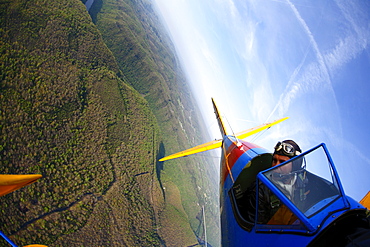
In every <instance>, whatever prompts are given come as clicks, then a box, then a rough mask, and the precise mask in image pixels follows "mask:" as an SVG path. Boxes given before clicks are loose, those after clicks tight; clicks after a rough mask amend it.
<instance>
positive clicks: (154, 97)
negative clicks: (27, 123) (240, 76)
mask: <svg viewBox="0 0 370 247" xmlns="http://www.w3.org/2000/svg"><path fill="white" fill-rule="evenodd" d="M89 13H90V15H91V16H92V19H93V21H94V23H95V24H96V25H97V27H98V29H99V30H100V32H101V33H102V37H103V39H104V41H105V43H106V44H107V46H108V48H109V49H110V50H111V51H112V53H113V54H114V56H115V57H116V58H117V62H118V65H119V68H120V69H121V70H122V71H123V74H124V76H125V79H126V81H127V82H128V83H130V85H132V86H133V87H134V88H135V89H136V90H137V91H138V92H140V94H141V95H143V96H144V98H145V99H146V100H147V101H148V102H149V105H150V107H151V109H152V110H153V112H154V114H155V116H156V117H157V119H158V123H159V127H160V130H161V132H162V141H163V145H161V147H162V149H161V150H160V156H164V155H168V154H171V153H174V152H178V151H181V150H184V149H185V148H189V147H191V146H194V145H198V144H200V143H202V142H203V138H204V136H203V133H207V131H206V130H204V129H202V126H203V124H202V123H201V122H199V121H200V119H202V118H201V117H200V116H199V113H198V109H197V107H196V106H195V105H194V104H193V102H195V100H194V99H193V98H192V95H191V93H190V89H189V87H188V85H187V82H186V79H185V76H184V75H183V73H182V71H181V67H180V65H179V61H178V59H177V58H176V56H175V49H174V47H173V46H172V45H171V42H170V40H169V38H168V36H167V35H166V33H165V30H164V29H163V28H162V25H161V23H160V20H159V19H158V17H157V15H156V13H155V10H154V8H153V6H152V4H151V1H148V0H95V1H94V4H93V6H92V7H91V9H90V11H89ZM207 140H209V139H207ZM211 164H212V162H211V161H209V160H207V159H205V158H202V157H197V158H186V159H183V160H182V159H178V160H175V161H170V162H165V163H164V164H158V168H159V170H160V171H161V173H160V181H161V184H162V185H163V187H164V188H165V190H164V192H165V202H166V204H165V207H166V208H165V210H164V211H163V212H162V214H161V215H160V216H161V218H160V219H161V221H163V222H166V223H163V224H162V227H161V229H160V232H161V236H163V240H164V242H165V243H167V244H170V245H171V244H172V245H176V244H177V245H178V244H179V243H182V245H191V244H194V241H195V236H194V233H193V232H195V235H197V233H196V231H197V230H199V223H200V222H199V219H198V218H197V216H198V214H199V212H200V211H201V206H202V205H206V204H208V205H206V208H207V214H208V216H209V218H208V219H207V220H208V222H207V225H208V227H209V231H208V233H209V239H214V241H213V244H215V243H217V239H218V225H217V218H218V217H219V216H218V213H219V212H218V211H219V209H218V206H216V205H218V201H217V197H216V196H215V195H217V194H218V182H216V183H213V184H211V183H210V180H209V178H210V177H213V178H215V177H217V175H216V174H215V171H214V170H212V168H213V166H212V165H211ZM189 223H190V225H189ZM189 227H190V229H189ZM179 233H181V235H180V234H179ZM199 237H200V236H199Z"/></svg>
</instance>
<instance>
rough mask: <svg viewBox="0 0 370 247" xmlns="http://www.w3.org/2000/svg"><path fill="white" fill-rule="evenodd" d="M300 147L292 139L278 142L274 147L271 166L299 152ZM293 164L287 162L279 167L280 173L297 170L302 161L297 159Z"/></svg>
mask: <svg viewBox="0 0 370 247" xmlns="http://www.w3.org/2000/svg"><path fill="white" fill-rule="evenodd" d="M301 152H302V151H301V148H300V147H299V146H298V144H297V143H295V142H294V141H292V140H285V141H282V142H278V143H277V144H276V146H275V148H274V153H273V156H272V166H277V165H279V164H281V163H283V162H285V161H287V160H289V159H291V158H293V157H295V156H297V155H299V154H301ZM294 163H295V164H290V165H289V164H287V165H284V166H283V167H281V173H285V174H288V173H290V172H292V170H298V169H299V168H300V167H301V164H302V162H301V161H297V162H294Z"/></svg>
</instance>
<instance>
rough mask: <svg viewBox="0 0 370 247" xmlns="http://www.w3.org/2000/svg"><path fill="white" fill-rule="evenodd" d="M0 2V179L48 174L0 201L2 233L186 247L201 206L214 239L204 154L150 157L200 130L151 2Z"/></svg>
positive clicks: (180, 145) (18, 239)
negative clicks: (170, 159)
mask: <svg viewBox="0 0 370 247" xmlns="http://www.w3.org/2000/svg"><path fill="white" fill-rule="evenodd" d="M0 4H1V9H0V49H1V53H0V56H1V59H0V66H1V69H0V73H1V74H0V78H1V80H0V106H1V107H0V116H1V118H0V128H1V139H0V158H1V160H0V174H27V173H40V174H42V175H43V178H42V179H40V180H39V181H38V182H36V183H35V184H33V185H30V186H28V187H25V188H23V189H21V190H19V191H16V192H13V193H12V194H9V195H6V196H4V197H2V198H1V199H0V200H1V206H0V208H1V210H0V218H1V228H0V230H1V231H3V232H4V233H5V234H7V235H8V236H10V237H11V239H12V240H13V241H14V242H15V243H17V244H19V245H26V244H30V243H35V242H37V243H42V244H47V245H50V246H160V245H167V246H174V245H192V244H196V242H197V241H196V235H197V234H198V233H197V232H196V229H197V227H198V226H199V220H198V219H197V218H196V216H197V214H198V213H199V212H200V210H201V205H204V204H208V205H209V207H208V208H209V209H208V210H209V215H210V218H209V220H208V221H209V222H208V223H207V224H209V225H210V227H211V229H214V231H208V232H210V234H211V235H212V234H214V236H215V237H214V239H217V236H218V233H217V227H218V226H217V223H216V222H215V220H214V219H215V218H217V217H218V216H217V215H218V212H217V210H218V209H217V208H215V207H214V205H215V204H216V198H213V199H210V195H212V194H213V195H214V193H217V188H216V187H212V186H210V181H209V179H208V177H209V176H212V175H214V174H212V171H208V174H202V175H201V174H200V173H198V171H199V170H204V167H205V164H206V163H207V162H208V161H206V160H204V161H203V162H202V163H199V159H191V158H190V159H186V160H183V161H176V162H168V163H164V164H163V163H158V162H157V160H158V158H159V157H162V156H163V155H164V154H169V153H172V152H176V151H180V150H182V149H184V148H187V147H190V146H192V145H194V144H199V143H200V142H202V138H203V136H202V135H201V134H200V133H203V132H205V131H204V130H201V129H200V127H199V126H202V125H201V124H200V123H199V122H197V120H196V119H200V117H199V114H198V111H197V109H196V106H194V105H193V104H192V102H194V101H193V99H192V96H191V94H190V90H189V89H188V88H187V85H186V80H185V77H184V76H183V75H182V73H181V68H180V66H179V64H178V61H177V59H176V57H175V55H174V53H173V49H172V48H171V45H170V42H169V40H168V38H167V36H166V35H165V34H164V31H163V30H162V29H161V27H160V23H159V21H158V19H157V17H156V16H155V13H154V11H153V9H152V7H151V5H150V3H149V1H145V0H143V1H134V0H133V1H128V0H126V1H123V0H121V1H120V0H116V1H115V0H107V1H105V0H104V1H102V0H95V2H94V4H93V6H92V8H91V9H90V16H89V13H88V12H87V11H86V8H85V6H84V5H83V3H82V2H81V1H80V0H60V1H41V0H39V1H37V0H32V1H26V0H13V1H5V0H0ZM189 119H191V121H189ZM205 175H206V176H205ZM199 188H201V189H199ZM215 191H216V192H215ZM204 195H207V196H206V197H205V196H204ZM205 198H208V199H205ZM180 232H181V234H179V233H180ZM209 238H210V237H209ZM0 245H1V246H2V245H4V246H6V244H5V243H2V242H0Z"/></svg>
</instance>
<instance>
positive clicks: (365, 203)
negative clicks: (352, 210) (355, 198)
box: [360, 191, 370, 210]
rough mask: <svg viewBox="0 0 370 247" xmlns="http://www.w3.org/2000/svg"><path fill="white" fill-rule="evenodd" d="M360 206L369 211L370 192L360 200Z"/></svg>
mask: <svg viewBox="0 0 370 247" xmlns="http://www.w3.org/2000/svg"><path fill="white" fill-rule="evenodd" d="M360 204H361V205H362V206H364V207H365V208H367V209H368V210H370V191H368V192H367V194H366V195H365V196H364V198H362V199H361V201H360Z"/></svg>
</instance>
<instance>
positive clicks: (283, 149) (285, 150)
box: [275, 142, 301, 157]
mask: <svg viewBox="0 0 370 247" xmlns="http://www.w3.org/2000/svg"><path fill="white" fill-rule="evenodd" d="M275 153H282V154H284V155H286V156H289V157H293V156H297V155H299V154H301V152H299V151H298V150H296V149H295V148H294V147H293V145H291V144H289V143H285V142H278V143H277V144H276V146H275Z"/></svg>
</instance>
